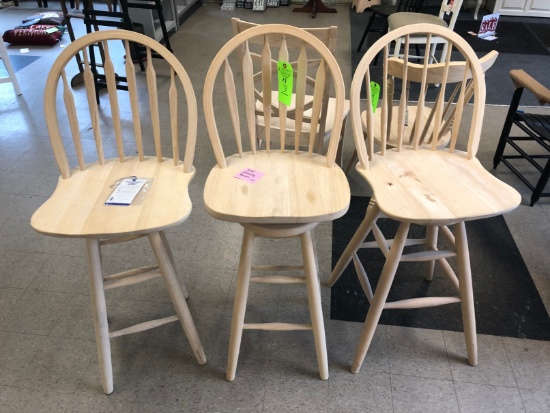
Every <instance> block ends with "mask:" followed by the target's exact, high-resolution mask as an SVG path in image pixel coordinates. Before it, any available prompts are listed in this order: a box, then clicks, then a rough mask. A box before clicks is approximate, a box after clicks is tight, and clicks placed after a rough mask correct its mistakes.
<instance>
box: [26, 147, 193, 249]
mask: <svg viewBox="0 0 550 413" xmlns="http://www.w3.org/2000/svg"><path fill="white" fill-rule="evenodd" d="M133 175H134V176H137V177H139V178H150V179H152V180H153V181H152V184H151V186H150V188H149V190H148V191H147V193H146V194H144V196H143V201H142V202H141V203H139V202H134V203H132V205H128V206H117V205H105V201H106V200H107V197H108V196H109V194H110V193H111V191H112V190H113V189H112V188H111V185H113V184H114V183H115V182H116V181H117V180H118V179H121V178H125V177H128V176H133ZM193 176H194V172H193V173H183V163H180V165H179V166H177V167H176V166H174V165H173V164H172V162H171V160H165V161H164V162H158V161H157V160H156V158H154V157H145V159H144V161H143V162H140V161H139V159H138V158H135V157H134V158H127V159H126V162H124V163H120V162H119V161H118V159H116V160H113V159H112V160H107V161H106V162H105V164H104V165H99V164H98V163H94V164H90V165H88V166H87V167H86V169H85V170H84V171H80V170H74V171H73V172H72V176H71V178H70V179H63V178H60V179H59V181H58V184H57V188H56V189H55V192H54V194H53V195H52V196H51V197H50V198H49V199H48V200H47V201H46V202H45V203H44V204H43V205H42V206H41V207H40V208H39V209H38V210H37V211H36V212H35V213H34V214H33V216H32V218H31V225H32V227H33V228H34V229H35V230H36V231H38V232H40V233H42V234H45V235H51V236H59V237H94V238H99V237H101V238H109V237H113V236H119V235H131V234H140V233H146V232H149V231H153V230H154V231H158V230H161V229H164V228H169V227H171V226H174V225H176V224H179V223H181V222H184V221H185V219H186V218H187V217H188V216H189V214H190V213H191V208H192V205H191V200H190V198H189V194H188V192H187V190H188V186H189V182H190V181H191V179H192V178H193ZM160 211H162V213H161V212H160Z"/></svg>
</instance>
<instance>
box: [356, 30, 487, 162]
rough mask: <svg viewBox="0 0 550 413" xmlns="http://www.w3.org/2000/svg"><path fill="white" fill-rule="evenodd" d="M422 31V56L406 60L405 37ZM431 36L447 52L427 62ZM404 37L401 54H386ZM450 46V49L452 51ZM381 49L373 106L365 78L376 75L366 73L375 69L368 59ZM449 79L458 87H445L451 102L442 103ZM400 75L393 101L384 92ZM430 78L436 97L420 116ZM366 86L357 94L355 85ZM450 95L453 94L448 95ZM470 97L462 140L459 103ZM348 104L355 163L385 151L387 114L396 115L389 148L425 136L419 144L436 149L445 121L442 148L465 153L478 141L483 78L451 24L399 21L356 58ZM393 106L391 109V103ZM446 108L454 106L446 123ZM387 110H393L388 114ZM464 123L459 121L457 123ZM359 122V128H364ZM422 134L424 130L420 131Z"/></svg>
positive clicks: (471, 153) (415, 143) (411, 144)
mask: <svg viewBox="0 0 550 413" xmlns="http://www.w3.org/2000/svg"><path fill="white" fill-rule="evenodd" d="M419 34H420V35H422V36H425V37H426V48H425V54H426V55H425V57H424V63H423V64H416V63H412V62H410V61H409V60H410V59H409V55H410V53H409V51H410V50H409V49H410V42H409V40H410V38H411V37H412V36H417V35H419ZM432 36H438V37H441V38H443V39H445V40H446V41H447V42H448V43H449V53H447V57H446V60H445V62H442V63H440V64H437V65H430V64H429V63H428V61H429V50H430V48H429V47H428V46H429V45H430V41H431V38H432ZM400 37H404V39H405V40H404V44H405V46H404V58H403V59H396V58H389V57H388V52H389V47H390V45H391V43H392V42H393V41H395V40H396V39H398V38H400ZM453 50H456V53H452V52H453ZM381 51H382V56H384V61H383V66H382V81H381V82H380V83H381V84H380V89H381V92H380V101H379V102H378V107H377V108H373V104H372V99H371V96H372V90H373V87H371V81H376V80H378V79H379V77H377V76H379V75H377V74H373V73H371V71H372V70H377V69H376V68H375V67H374V66H372V65H371V64H370V63H371V61H372V60H373V59H374V58H375V57H376V56H377V54H378V53H380V52H381ZM453 55H455V56H456V55H461V60H458V62H451V56H453ZM449 80H454V81H456V80H458V89H457V90H456V89H455V90H456V93H450V94H451V97H452V100H453V103H451V104H450V105H447V104H446V99H451V98H447V96H448V94H449V93H448V92H450V91H448V90H447V86H448V83H449ZM397 81H400V82H401V83H402V85H404V87H401V91H400V92H399V93H398V95H399V96H397V97H395V99H397V102H394V97H393V95H392V94H389V97H388V94H387V93H385V91H387V90H388V89H391V88H393V87H395V85H394V83H395V82H397ZM430 83H439V84H441V86H440V89H441V90H440V92H439V94H438V95H439V97H438V98H436V101H435V104H434V105H433V110H432V112H431V113H432V114H431V115H430V116H429V118H428V119H425V118H424V117H423V116H422V114H423V113H424V108H425V107H426V106H427V102H426V97H425V96H426V94H425V91H426V89H427V88H428V86H429V84H430ZM413 85H414V90H415V91H416V93H417V95H416V99H417V101H416V102H413V101H414V99H415V97H414V96H412V92H411V91H412V90H413ZM362 88H364V89H365V90H366V97H367V99H365V100H363V101H362V100H361V89H362ZM453 95H454V96H453ZM471 98H473V111H472V112H473V113H472V116H471V119H468V121H469V122H470V127H469V132H467V133H466V135H467V139H466V140H465V142H459V131H460V129H461V126H462V127H463V128H464V125H465V124H466V123H467V120H466V119H465V117H464V116H463V115H464V107H465V105H466V102H468V101H469V100H470V99H471ZM350 101H351V102H350V104H351V115H352V127H353V134H354V139H355V144H356V148H357V152H358V156H359V161H360V163H361V167H362V168H364V169H367V168H368V164H369V159H370V160H372V159H373V157H375V156H384V155H385V153H386V150H387V149H386V146H387V145H386V143H387V141H388V136H389V134H390V133H391V130H388V129H389V128H388V127H387V125H391V120H390V123H388V119H391V116H397V128H398V130H397V138H396V141H395V150H397V151H403V150H411V149H412V150H418V149H419V148H420V147H422V146H423V145H422V143H423V142H424V140H425V141H427V142H430V143H429V145H424V147H426V146H427V147H428V148H429V149H431V150H436V149H442V148H438V137H439V133H440V132H441V130H442V129H444V128H445V127H446V126H445V125H446V124H447V126H450V127H451V137H450V142H449V146H448V149H445V150H448V151H449V152H455V150H458V149H460V150H465V151H466V154H467V155H466V156H467V157H468V159H472V158H474V157H475V155H476V153H477V149H478V146H479V139H480V134H481V126H482V123H483V114H484V110H485V81H484V73H483V67H482V65H481V62H480V60H479V59H478V58H477V56H476V55H475V53H474V51H473V50H472V48H471V47H470V46H469V45H468V43H467V42H466V41H465V40H464V39H463V38H462V37H460V36H459V35H457V34H456V33H454V32H453V31H452V30H450V29H447V28H445V27H441V26H436V25H429V24H415V25H407V26H405V27H402V28H399V29H396V30H392V31H390V32H389V33H388V34H386V35H385V36H383V37H382V38H381V39H379V40H378V41H377V42H376V43H375V44H374V45H373V46H372V47H371V48H370V49H369V50H368V51H367V53H365V55H364V56H363V58H362V59H361V62H360V63H359V65H358V67H357V69H356V71H355V74H354V77H353V81H352V86H351V92H350ZM411 102H412V103H411ZM411 106H415V107H416V111H415V112H416V114H415V116H414V118H412V119H411V117H409V116H408V112H409V110H408V109H409V107H411ZM394 107H395V110H394V109H393V108H394ZM374 110H377V111H380V114H379V115H377V116H379V118H380V119H381V122H380V130H379V131H375V122H374V119H375V115H374ZM449 110H452V111H454V113H453V116H452V125H449V123H448V122H449V120H448V118H447V117H446V116H447V114H448V112H449ZM363 111H366V116H365V118H366V119H365V120H366V122H365V125H363V123H362V121H361V118H360V114H361V112H363ZM392 112H393V114H392ZM463 124H464V125H463ZM364 126H365V129H364ZM405 128H410V131H412V133H411V132H409V136H410V137H411V138H410V141H408V142H407V141H405V137H406V136H407V133H406V132H405ZM427 128H429V129H430V130H431V136H426V135H425V132H426V130H427ZM363 130H365V133H366V137H367V139H366V141H365V140H364V139H363ZM376 133H379V141H380V144H381V151H380V152H379V153H377V154H375V153H374V142H375V135H376ZM423 135H424V136H423Z"/></svg>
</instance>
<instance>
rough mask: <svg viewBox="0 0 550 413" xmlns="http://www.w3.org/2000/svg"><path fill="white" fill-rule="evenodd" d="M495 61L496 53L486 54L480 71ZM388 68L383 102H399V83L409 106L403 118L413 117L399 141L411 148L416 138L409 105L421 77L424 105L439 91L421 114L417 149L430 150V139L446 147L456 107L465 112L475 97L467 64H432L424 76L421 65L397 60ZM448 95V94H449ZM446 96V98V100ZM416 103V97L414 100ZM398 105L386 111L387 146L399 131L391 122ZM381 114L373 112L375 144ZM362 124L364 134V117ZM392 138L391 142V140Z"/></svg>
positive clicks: (390, 60)
mask: <svg viewBox="0 0 550 413" xmlns="http://www.w3.org/2000/svg"><path fill="white" fill-rule="evenodd" d="M497 57H498V52H497V51H494V50H493V51H491V52H489V53H487V54H486V55H485V56H483V57H482V58H480V62H481V67H482V69H483V71H484V72H485V71H487V70H488V69H489V68H490V67H491V66H492V65H493V64H494V62H495V61H496V58H497ZM387 64H388V67H387V74H388V81H387V89H386V100H387V101H388V102H395V101H399V95H398V93H399V90H398V91H396V88H395V83H396V82H400V85H399V86H401V87H405V88H406V95H405V98H406V100H407V101H408V102H409V105H408V109H409V112H408V113H406V117H407V118H408V116H412V123H411V127H410V128H405V130H404V131H403V137H402V144H403V145H408V146H411V145H413V143H414V142H413V138H414V137H415V135H416V134H415V132H416V128H415V118H414V116H415V115H416V112H417V106H416V105H415V104H414V102H411V99H410V94H411V93H410V88H411V84H416V85H419V84H420V85H421V84H422V77H423V76H425V84H426V87H425V88H420V90H422V91H423V95H424V99H423V100H424V102H427V101H428V90H431V91H438V93H437V94H436V96H435V102H433V104H431V107H429V106H428V104H427V105H426V110H425V111H424V116H425V118H426V119H425V121H424V127H423V129H422V131H421V133H420V137H419V138H418V144H419V145H421V146H422V145H428V146H430V145H431V143H432V142H433V139H434V138H436V139H437V141H436V146H438V147H440V146H445V145H447V143H448V141H449V136H448V135H449V132H450V130H451V129H452V126H453V121H454V117H455V115H456V113H457V108H458V104H459V103H460V105H461V106H462V108H464V106H465V105H467V104H468V103H469V102H470V100H471V99H472V96H473V94H474V84H473V79H472V72H471V71H469V70H468V71H467V72H466V73H465V69H466V62H464V61H454V62H450V63H449V65H448V67H447V66H446V64H445V63H434V64H428V65H427V70H426V73H425V75H424V65H422V64H418V63H412V62H409V63H407V64H406V63H405V61H404V60H403V59H401V58H396V57H390V58H388V61H387ZM464 76H466V79H467V82H466V84H465V85H463V82H462V81H463V79H464ZM403 79H406V80H407V83H406V84H405V85H404V84H403V82H402V81H403ZM442 82H445V83H446V87H445V88H440V87H439V85H440V84H441V83H442ZM463 86H464V87H465V88H466V91H465V94H464V98H463V99H462V100H460V98H461V96H462V95H461V93H460V90H461V88H462V87H463ZM451 89H452V92H451V93H450V95H449V92H450V91H451ZM446 95H447V96H446ZM415 98H416V99H417V98H418V96H415ZM440 101H442V102H444V103H443V111H442V114H441V121H440V122H437V123H436V122H434V117H435V115H436V112H437V109H438V107H439V102H440ZM399 108H400V105H395V104H392V106H391V107H390V108H388V110H387V112H384V113H387V119H386V136H387V137H388V140H387V142H386V144H387V146H394V142H393V141H394V139H393V138H394V137H395V134H396V132H397V131H396V130H393V129H394V128H398V126H397V125H396V124H395V123H396V122H395V121H396V119H395V118H394V113H395V114H396V117H397V118H398V115H397V113H398V111H399ZM380 112H383V111H379V112H378V114H377V113H376V112H375V116H374V122H375V125H376V127H375V129H376V131H378V136H377V140H378V141H379V140H380V135H379V134H380V131H381V130H382V128H381V126H380V123H381V116H382V115H381V113H380ZM362 120H363V129H364V130H367V125H366V116H364V114H363V115H362ZM405 126H409V121H408V119H407V120H406V121H405ZM436 126H437V127H438V128H439V130H438V131H437V132H435V133H434V127H436ZM390 137H391V138H390Z"/></svg>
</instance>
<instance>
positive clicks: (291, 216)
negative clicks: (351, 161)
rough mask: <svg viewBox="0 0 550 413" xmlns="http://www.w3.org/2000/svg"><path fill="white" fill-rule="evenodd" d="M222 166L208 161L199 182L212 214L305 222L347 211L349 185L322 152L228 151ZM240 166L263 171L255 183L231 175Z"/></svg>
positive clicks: (238, 218) (258, 220)
mask: <svg viewBox="0 0 550 413" xmlns="http://www.w3.org/2000/svg"><path fill="white" fill-rule="evenodd" d="M226 164H227V167H226V168H220V167H218V166H216V167H214V168H213V169H212V171H211V172H210V175H209V176H208V179H207V181H206V184H205V188H204V203H205V206H206V209H207V210H208V212H209V213H210V214H211V215H212V216H214V217H215V218H218V219H221V220H224V221H232V222H240V223H258V224H269V223H272V224H275V223H308V222H321V221H326V220H331V219H335V218H339V217H341V216H342V215H344V213H345V212H346V211H347V209H348V206H349V199H350V190H349V185H348V182H347V179H346V176H345V175H344V173H343V171H342V170H341V169H340V168H338V167H333V168H327V167H326V158H325V157H324V156H321V155H313V156H311V157H309V156H308V155H307V154H306V153H303V152H301V153H300V154H299V155H294V154H293V153H288V152H286V153H280V152H271V153H269V154H268V153H266V152H265V151H259V152H257V154H256V155H252V154H250V153H245V154H243V157H242V158H239V157H238V156H236V155H234V156H230V157H228V158H227V159H226ZM245 168H251V169H254V170H257V171H260V172H263V173H264V176H262V178H261V179H259V180H258V181H257V182H255V183H249V182H245V181H243V180H240V179H237V178H234V175H236V174H237V173H239V172H240V171H242V170H243V169H245Z"/></svg>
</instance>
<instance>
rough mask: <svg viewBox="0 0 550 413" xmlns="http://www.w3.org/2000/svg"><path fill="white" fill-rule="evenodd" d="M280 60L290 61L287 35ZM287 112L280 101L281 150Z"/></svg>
mask: <svg viewBox="0 0 550 413" xmlns="http://www.w3.org/2000/svg"><path fill="white" fill-rule="evenodd" d="M279 61H282V62H288V61H289V59H288V48H287V45H286V36H283V41H282V42H281V47H280V49H279ZM286 112H287V108H286V105H285V104H284V103H281V102H279V129H280V130H281V152H283V153H284V151H285V143H286Z"/></svg>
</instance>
